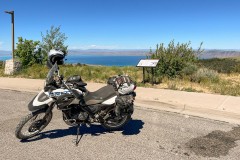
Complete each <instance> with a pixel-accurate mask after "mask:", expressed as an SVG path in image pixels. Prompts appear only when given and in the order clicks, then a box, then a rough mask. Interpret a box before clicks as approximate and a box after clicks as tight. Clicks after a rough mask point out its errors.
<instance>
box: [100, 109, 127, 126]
mask: <svg viewBox="0 0 240 160" xmlns="http://www.w3.org/2000/svg"><path fill="white" fill-rule="evenodd" d="M108 114H109V117H108V118H107V119H106V120H105V121H104V122H103V123H102V126H103V127H104V128H106V129H107V130H118V129H120V128H122V127H123V126H124V125H125V124H126V123H127V122H128V121H129V120H130V119H131V114H128V113H125V114H123V115H121V117H117V116H116V114H115V112H114V110H111V111H110V112H109V113H108Z"/></svg>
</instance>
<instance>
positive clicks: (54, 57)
mask: <svg viewBox="0 0 240 160" xmlns="http://www.w3.org/2000/svg"><path fill="white" fill-rule="evenodd" d="M64 57H65V53H64V52H63V51H61V50H60V49H51V50H50V52H48V61H49V62H50V63H51V64H54V63H55V62H57V64H63V59H64Z"/></svg>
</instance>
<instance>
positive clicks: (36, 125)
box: [15, 111, 52, 139]
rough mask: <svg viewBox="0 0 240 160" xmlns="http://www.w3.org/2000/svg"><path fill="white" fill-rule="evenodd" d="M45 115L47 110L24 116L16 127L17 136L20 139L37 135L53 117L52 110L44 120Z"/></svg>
mask: <svg viewBox="0 0 240 160" xmlns="http://www.w3.org/2000/svg"><path fill="white" fill-rule="evenodd" d="M45 115H46V113H45V111H37V112H34V113H30V114H28V115H27V116H25V117H23V118H22V119H21V121H20V122H19V124H18V125H17V127H16V130H15V136H16V137H17V138H18V139H29V138H32V137H34V136H36V135H37V134H38V133H39V132H41V131H42V130H43V129H44V128H45V127H46V126H47V125H48V124H49V122H50V121H51V119H52V112H50V113H48V115H47V117H46V118H45V120H43V117H44V116H45Z"/></svg>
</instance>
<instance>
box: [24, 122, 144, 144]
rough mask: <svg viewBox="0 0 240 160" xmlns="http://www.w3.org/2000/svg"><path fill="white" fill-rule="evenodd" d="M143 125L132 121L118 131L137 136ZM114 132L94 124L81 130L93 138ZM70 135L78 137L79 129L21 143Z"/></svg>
mask: <svg viewBox="0 0 240 160" xmlns="http://www.w3.org/2000/svg"><path fill="white" fill-rule="evenodd" d="M143 125H144V122H143V121H142V120H131V121H129V122H128V123H127V124H126V125H125V126H124V127H123V128H122V129H119V130H117V131H122V134H123V135H137V134H139V133H140V132H141V129H142V128H143ZM113 132H114V131H108V130H106V129H105V128H103V127H102V126H101V125H95V124H92V125H91V127H90V128H88V127H86V126H85V125H83V126H81V128H80V134H81V135H88V134H89V135H92V136H99V135H101V134H106V133H113ZM69 135H77V127H69V128H68V129H56V130H50V131H46V132H42V133H40V134H39V135H37V136H35V137H33V138H30V139H27V140H21V142H23V143H26V142H32V141H37V140H42V139H45V138H49V139H55V138H61V137H65V136H69Z"/></svg>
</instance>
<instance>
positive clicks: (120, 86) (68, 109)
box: [15, 50, 136, 145]
mask: <svg viewBox="0 0 240 160" xmlns="http://www.w3.org/2000/svg"><path fill="white" fill-rule="evenodd" d="M50 53H51V52H50ZM52 53H54V54H52V55H53V58H49V59H50V65H51V69H50V70H49V72H48V75H47V78H46V80H45V84H44V89H43V90H42V91H40V92H39V93H38V94H37V95H36V96H35V97H34V98H33V99H32V101H31V102H30V103H29V104H28V109H29V111H31V113H30V114H28V115H27V116H25V117H23V118H22V119H21V120H20V122H19V124H18V125H17V127H16V130H15V135H16V137H17V138H19V139H29V138H32V137H34V136H36V135H38V134H39V133H40V132H41V131H42V130H43V129H44V128H45V127H46V126H47V125H48V124H49V123H50V121H51V119H52V115H53V113H52V110H53V108H54V107H56V108H57V109H58V110H60V111H62V116H63V121H64V122H65V123H66V124H67V125H69V126H76V127H77V138H76V145H77V144H78V142H79V140H78V136H79V134H80V126H81V125H84V124H85V125H87V126H88V127H90V125H91V124H92V123H99V124H101V125H102V126H103V127H104V128H106V129H107V130H117V129H120V128H122V127H123V126H124V125H125V124H126V123H127V122H128V121H129V120H130V119H131V115H132V114H133V111H134V100H135V97H136V93H135V92H134V90H135V89H136V84H135V83H134V82H133V81H132V80H131V79H130V77H128V76H114V77H111V78H109V80H108V84H107V85H106V86H104V87H102V88H100V89H99V90H97V91H95V92H90V91H88V90H87V89H86V86H87V83H84V82H83V81H82V78H81V76H79V75H74V76H71V77H69V78H68V79H67V80H66V81H64V78H63V76H61V75H60V71H59V66H58V65H59V64H62V63H61V62H62V59H63V58H64V56H62V55H63V54H62V52H61V51H56V50H55V51H54V52H52ZM59 55H60V56H59ZM59 57H60V58H59Z"/></svg>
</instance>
